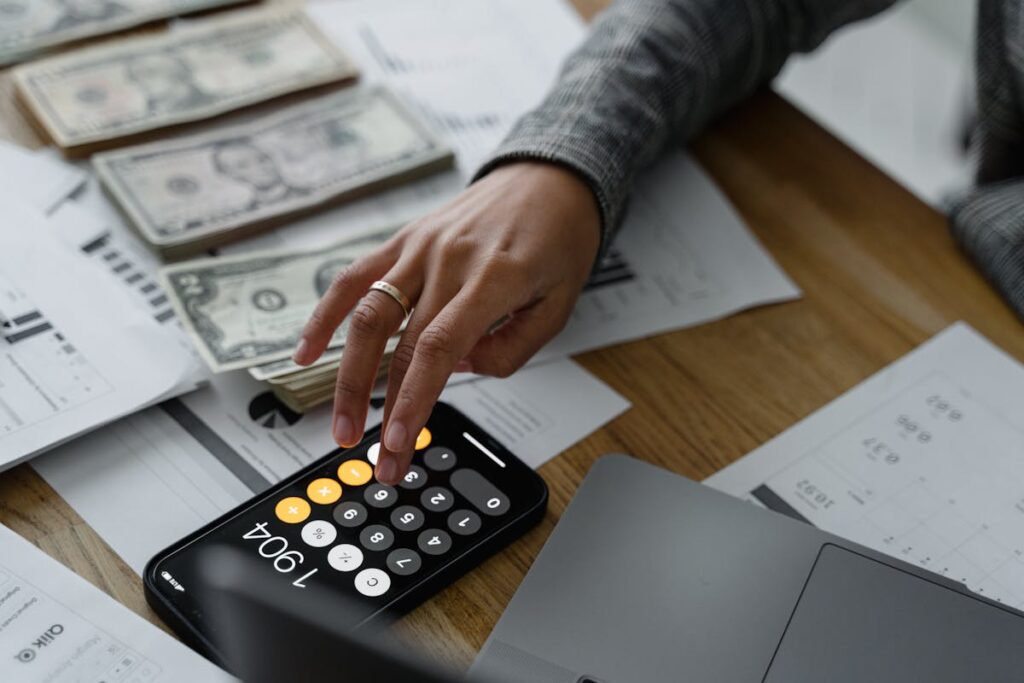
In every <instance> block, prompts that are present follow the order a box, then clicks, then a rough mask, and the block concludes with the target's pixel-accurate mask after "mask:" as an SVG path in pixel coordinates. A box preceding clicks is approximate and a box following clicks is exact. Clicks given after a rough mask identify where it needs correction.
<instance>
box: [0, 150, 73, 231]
mask: <svg viewBox="0 0 1024 683" xmlns="http://www.w3.org/2000/svg"><path fill="white" fill-rule="evenodd" d="M0 177H2V178H3V186H4V190H3V191H4V192H5V193H10V195H11V196H12V197H17V198H19V199H20V201H22V202H25V203H27V204H29V205H30V206H32V207H33V208H35V209H36V210H38V211H40V212H41V213H44V214H45V213H49V212H50V211H52V210H53V209H55V208H56V207H57V205H58V204H60V203H61V202H62V201H64V199H66V198H67V197H68V196H69V195H70V194H71V193H73V192H74V191H75V190H77V189H78V188H79V187H81V185H82V183H84V182H85V179H86V174H85V173H84V172H82V171H81V170H79V169H78V168H76V167H75V166H73V165H71V164H69V163H67V162H65V161H62V160H61V159H60V154H59V152H57V151H56V150H54V149H50V148H44V149H40V150H36V151H32V150H28V149H25V148H24V147H19V146H18V145H15V144H12V143H10V142H4V141H3V140H0Z"/></svg>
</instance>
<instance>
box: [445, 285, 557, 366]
mask: <svg viewBox="0 0 1024 683" xmlns="http://www.w3.org/2000/svg"><path fill="white" fill-rule="evenodd" d="M571 312H572V299H571V298H569V297H567V296H565V295H562V294H552V295H551V296H549V297H548V298H546V299H542V300H541V301H539V302H538V303H537V304H536V305H534V306H531V307H530V308H528V309H526V310H522V311H518V312H516V313H515V314H514V315H513V316H512V318H511V319H510V320H509V321H508V322H507V323H505V324H504V325H502V326H501V327H500V328H499V329H497V330H496V331H495V332H494V333H493V334H488V335H484V336H483V337H482V338H481V339H480V341H478V342H477V343H476V345H475V346H474V347H473V349H472V350H471V351H470V352H469V354H468V355H467V356H466V358H465V359H464V360H463V361H462V362H463V363H464V364H463V365H462V366H461V368H460V369H462V370H463V371H472V372H475V373H478V374H481V375H490V376H492V377H508V376H509V375H511V374H512V373H513V372H515V371H516V370H518V369H519V368H521V367H523V366H524V365H525V364H526V363H527V361H529V360H530V359H531V358H532V357H533V356H534V354H536V353H537V352H538V351H539V350H540V349H541V348H542V347H543V346H544V345H545V344H546V343H548V342H549V341H551V339H552V338H553V337H554V336H555V335H556V334H558V333H559V332H560V331H561V330H562V328H563V327H565V323H566V321H567V320H568V319H569V315H570V313H571Z"/></svg>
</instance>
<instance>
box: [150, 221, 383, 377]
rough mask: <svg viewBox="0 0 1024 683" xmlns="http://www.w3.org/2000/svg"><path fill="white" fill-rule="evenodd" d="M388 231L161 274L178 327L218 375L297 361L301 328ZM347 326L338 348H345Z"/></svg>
mask: <svg viewBox="0 0 1024 683" xmlns="http://www.w3.org/2000/svg"><path fill="white" fill-rule="evenodd" d="M395 230H396V228H389V229H387V230H382V231H380V232H375V233H369V234H366V235H363V236H360V237H357V238H355V239H349V240H346V241H344V242H341V243H338V244H335V245H334V246H332V247H328V248H326V249H319V250H317V251H301V252H296V251H284V250H279V251H271V252H261V253H258V254H244V255H241V256H233V257H229V258H206V259H198V260H195V261H188V262H186V263H180V264H176V265H172V266H167V267H165V268H164V269H162V270H161V271H160V276H161V279H162V280H163V285H164V290H165V291H166V292H167V295H168V297H169V298H170V300H171V303H172V304H173V305H174V308H175V311H176V312H177V314H178V318H179V320H181V322H182V324H183V325H184V326H185V329H186V330H187V331H188V332H189V334H190V335H191V336H192V339H193V341H194V342H195V343H196V346H197V348H198V349H199V352H200V354H201V355H202V356H203V358H204V359H205V360H206V362H207V363H208V364H209V366H210V368H211V369H212V370H213V371H214V372H226V371H228V370H237V369H240V368H246V367H250V366H253V365H262V364H265V363H268V362H270V361H273V360H278V359H281V358H287V357H288V356H290V355H292V353H293V351H294V350H295V346H296V345H297V344H298V342H299V338H300V336H301V333H302V329H303V327H305V324H306V321H307V320H308V319H309V316H310V314H311V313H312V312H313V309H314V308H315V307H316V304H317V302H318V301H319V300H320V297H321V296H323V294H324V293H325V292H326V291H327V288H328V287H329V286H330V284H331V281H332V280H333V278H334V276H335V274H336V273H337V272H338V271H340V270H341V269H342V268H344V267H346V266H348V265H349V264H351V263H353V262H354V261H355V260H356V259H358V258H361V257H362V256H364V255H366V254H367V253H369V252H370V251H372V250H373V249H375V248H376V247H378V246H380V245H382V244H384V242H386V241H387V240H388V239H389V238H390V237H391V236H392V235H393V234H394V232H395ZM345 329H346V325H344V324H343V325H342V327H341V328H340V329H339V330H338V332H337V334H336V335H335V339H334V341H333V342H332V346H336V345H337V344H340V343H341V342H342V341H343V339H344V335H345Z"/></svg>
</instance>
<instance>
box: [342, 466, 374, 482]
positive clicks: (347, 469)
mask: <svg viewBox="0 0 1024 683" xmlns="http://www.w3.org/2000/svg"><path fill="white" fill-rule="evenodd" d="M338 479H341V482H342V483H343V484H348V485H349V486H362V485H363V484H365V483H366V482H368V481H370V480H371V479H373V468H372V467H370V463H368V462H366V461H365V460H346V461H345V462H343V463H341V466H340V467H338Z"/></svg>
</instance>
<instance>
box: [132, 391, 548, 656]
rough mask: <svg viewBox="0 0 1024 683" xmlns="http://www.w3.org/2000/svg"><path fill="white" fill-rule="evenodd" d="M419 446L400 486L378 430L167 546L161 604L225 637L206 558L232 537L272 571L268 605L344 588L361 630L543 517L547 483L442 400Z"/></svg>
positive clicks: (200, 633)
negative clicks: (207, 604)
mask: <svg viewBox="0 0 1024 683" xmlns="http://www.w3.org/2000/svg"><path fill="white" fill-rule="evenodd" d="M416 445H417V447H416V450H415V454H414V456H413V460H412V467H411V469H410V472H409V474H408V475H407V476H406V478H405V480H404V481H403V482H402V483H401V484H400V485H399V486H395V487H390V486H383V485H381V484H378V483H376V482H375V481H374V479H373V477H372V472H373V465H374V464H375V462H376V454H377V451H378V450H379V447H380V446H379V431H378V430H376V429H375V430H373V431H371V432H369V433H368V434H367V436H366V438H365V439H364V440H363V442H362V443H360V444H359V445H357V446H355V447H353V448H350V449H339V450H338V451H335V452H333V453H331V454H329V455H328V456H326V457H325V458H323V459H321V460H320V461H318V462H317V463H314V464H313V465H311V466H310V467H307V468H306V469H304V470H303V471H301V472H299V473H298V474H296V475H294V476H292V477H290V478H289V479H287V480H285V481H283V482H282V483H281V484H279V485H277V486H275V487H273V488H272V489H270V490H269V491H267V492H265V493H263V494H260V495H258V496H257V497H255V498H253V499H252V500H250V501H248V502H247V503H244V504H243V505H241V506H239V507H238V508H236V509H235V510H233V511H231V512H229V513H227V514H226V515H224V516H223V517H221V518H220V519H218V520H216V521H215V522H213V523H211V524H210V525H208V526H207V527H205V528H203V529H201V530H199V531H198V532H196V533H195V534H193V535H191V536H189V537H187V538H185V539H184V540H182V541H181V542H179V543H178V544H176V545H174V546H172V547H171V548H169V549H167V550H165V551H164V552H162V553H160V554H159V555H158V556H157V557H155V558H154V559H153V560H152V561H151V562H150V564H149V566H147V568H146V577H145V578H146V582H147V588H148V589H149V590H150V591H151V592H153V593H156V594H157V599H158V600H159V601H160V602H162V603H163V604H162V605H160V607H164V608H165V609H163V610H160V609H159V608H158V611H161V612H162V613H165V614H166V613H167V612H170V613H172V615H173V617H174V619H169V622H170V623H171V625H172V627H175V628H176V629H177V627H178V626H181V625H184V627H185V628H187V629H188V630H189V631H190V633H188V634H187V636H192V637H198V639H199V640H201V641H204V642H206V643H207V644H209V643H210V642H216V634H215V633H211V632H210V629H211V627H210V626H209V625H208V624H207V620H206V619H205V618H204V612H203V600H202V595H203V591H204V586H202V585H201V581H202V578H201V577H202V576H203V573H202V571H200V566H199V561H200V558H201V557H202V556H203V550H204V549H206V548H212V547H214V546H225V545H226V546H230V547H232V548H234V549H236V550H239V551H241V553H242V554H243V555H244V556H245V557H247V558H249V559H250V560H251V571H253V572H259V573H261V574H265V575H266V576H268V577H271V578H270V580H268V581H267V582H266V585H268V587H272V590H274V591H275V595H273V596H270V600H271V602H273V601H287V600H288V598H289V595H291V594H294V593H295V592H297V591H302V592H303V593H313V594H316V593H320V592H325V591H329V592H337V593H340V594H342V595H343V596H344V597H345V598H347V604H348V605H349V607H348V608H347V609H348V613H346V614H339V615H336V618H337V622H338V624H339V627H340V628H348V627H356V626H359V625H360V624H362V623H364V622H366V621H367V620H369V619H371V618H372V617H375V616H377V615H378V614H380V613H383V612H387V611H389V610H392V609H398V610H402V611H404V609H408V608H409V607H411V605H410V604H403V601H404V603H408V602H410V601H412V602H413V603H417V602H419V601H421V600H422V599H425V598H426V597H428V595H426V594H423V591H422V586H423V584H424V583H425V582H426V581H427V580H428V579H434V580H435V581H434V582H432V583H433V584H434V585H435V587H434V588H432V591H433V590H438V589H439V588H440V587H443V586H444V585H446V584H447V583H449V582H450V581H452V580H454V579H455V578H456V574H458V573H461V571H464V570H465V569H466V567H462V568H461V569H459V568H457V567H455V566H454V565H455V564H456V563H457V562H458V561H459V560H460V559H462V560H464V559H465V558H466V556H467V555H473V554H474V553H476V552H477V551H479V550H480V549H481V548H485V547H488V546H494V547H490V548H488V552H487V554H489V553H490V552H494V551H495V550H497V549H498V548H500V547H501V546H502V545H504V544H505V543H507V542H508V540H510V539H509V538H508V537H507V533H505V534H504V536H503V532H507V530H508V529H509V528H510V527H514V526H516V525H517V522H518V523H521V520H522V519H523V518H524V517H526V516H531V515H534V516H536V514H537V513H538V507H540V508H541V510H540V513H541V514H542V512H543V506H544V505H545V504H546V500H547V490H546V487H545V485H544V482H543V480H541V479H540V477H539V476H538V475H537V474H536V473H535V472H534V471H533V470H532V469H530V468H528V467H527V466H526V465H524V464H523V463H522V462H521V461H520V460H519V459H518V458H516V457H515V456H514V455H513V454H512V453H511V452H509V451H508V450H507V449H505V448H504V447H502V446H501V445H500V444H499V443H498V442H497V441H496V440H494V439H493V438H491V437H490V436H489V435H488V434H487V433H485V432H484V431H483V430H481V429H480V428H479V427H478V426H476V425H475V424H474V423H472V422H471V421H470V420H469V419H468V418H466V417H465V416H463V415H462V414H461V413H459V412H457V411H456V410H455V409H453V408H451V407H450V406H447V405H444V404H439V405H438V406H437V407H436V408H435V410H434V412H433V415H432V416H431V418H430V420H429V421H428V423H427V427H426V428H425V429H424V430H423V431H422V432H421V433H420V435H419V438H418V439H417V444H416ZM446 571H450V572H451V573H452V576H451V577H445V576H444V573H445V572H446ZM438 578H440V583H439V584H438V583H437V581H436V580H437V579H438ZM176 622H180V623H178V624H176ZM272 627H273V625H272V624H269V625H268V628H272ZM183 635H185V634H183Z"/></svg>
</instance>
